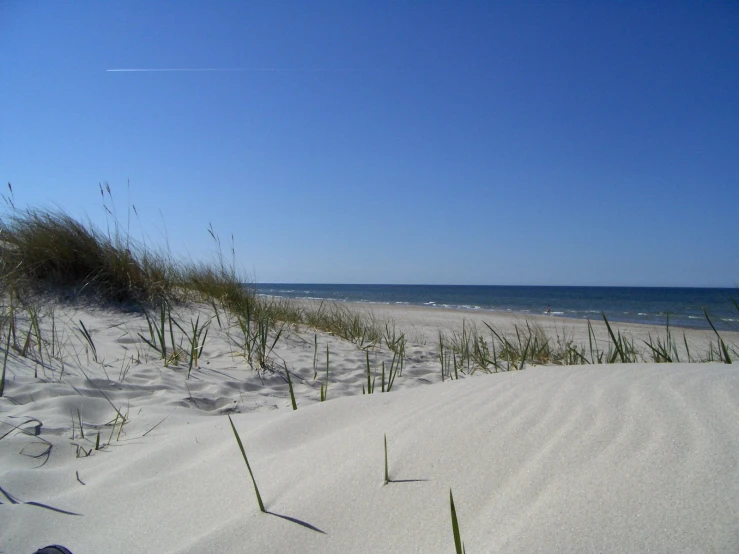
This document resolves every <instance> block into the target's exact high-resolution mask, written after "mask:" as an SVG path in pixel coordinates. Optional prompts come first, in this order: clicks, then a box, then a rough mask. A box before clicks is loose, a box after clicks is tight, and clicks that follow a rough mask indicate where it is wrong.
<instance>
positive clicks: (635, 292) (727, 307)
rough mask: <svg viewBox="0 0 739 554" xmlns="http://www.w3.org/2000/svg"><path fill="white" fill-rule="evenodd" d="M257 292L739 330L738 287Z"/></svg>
mask: <svg viewBox="0 0 739 554" xmlns="http://www.w3.org/2000/svg"><path fill="white" fill-rule="evenodd" d="M253 286H255V287H256V290H257V294H260V295H263V296H270V297H280V298H302V299H314V300H336V301H341V302H362V303H367V304H388V305H401V306H403V305H404V306H425V307H428V308H434V307H439V308H450V309H453V310H460V311H461V312H464V311H480V312H486V311H487V312H508V313H515V314H523V315H525V314H544V313H546V311H547V307H549V310H550V312H551V315H553V316H559V317H567V318H573V319H588V318H589V319H591V320H596V319H602V315H601V314H605V315H606V317H607V318H608V320H609V321H613V322H625V323H647V324H656V325H664V324H665V323H666V322H667V319H668V317H669V323H670V326H675V327H686V328H695V329H710V326H709V322H708V320H707V319H706V316H705V313H704V310H705V311H706V312H707V313H708V315H709V317H710V318H711V322H712V323H713V324H714V326H715V327H716V329H718V330H724V331H739V309H738V308H737V307H736V305H735V304H734V303H733V302H732V299H734V300H736V301H737V302H739V289H737V288H726V289H724V288H673V287H669V288H667V287H664V288H663V287H550V286H503V285H346V284H344V285H342V284H306V283H258V284H256V285H253Z"/></svg>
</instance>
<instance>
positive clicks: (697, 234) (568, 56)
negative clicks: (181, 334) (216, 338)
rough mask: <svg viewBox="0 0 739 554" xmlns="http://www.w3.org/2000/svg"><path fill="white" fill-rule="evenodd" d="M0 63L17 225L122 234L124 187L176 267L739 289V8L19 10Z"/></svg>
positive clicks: (8, 16)
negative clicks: (70, 223)
mask: <svg viewBox="0 0 739 554" xmlns="http://www.w3.org/2000/svg"><path fill="white" fill-rule="evenodd" d="M0 52H2V54H1V55H0V83H2V85H1V88H0V180H4V181H6V182H10V183H12V185H13V189H14V191H15V200H16V204H18V205H19V206H27V205H30V206H46V207H53V206H59V207H62V208H63V209H65V210H66V211H67V212H69V213H71V214H73V215H75V216H79V217H89V218H90V219H91V220H92V221H93V222H95V223H97V224H98V225H103V226H104V225H105V218H104V212H103V209H102V207H101V199H100V194H99V191H98V183H105V182H107V183H109V185H110V187H111V189H112V191H113V196H114V199H115V201H116V211H117V214H118V217H119V220H120V221H121V222H123V224H124V225H126V224H127V223H126V222H127V218H128V216H127V212H128V210H127V207H128V206H129V205H131V204H132V205H135V206H136V209H137V211H138V213H139V216H140V222H139V221H138V220H136V218H133V219H132V223H131V234H132V235H133V236H134V237H142V236H143V237H145V239H146V241H147V243H148V244H157V245H159V246H164V245H165V244H166V237H168V240H169V248H170V249H171V251H172V252H173V253H174V254H175V255H178V256H180V255H183V256H189V257H191V258H193V259H195V260H200V259H208V257H209V256H210V255H212V253H213V251H214V247H213V241H212V239H211V238H210V236H209V234H208V232H207V228H208V225H209V224H210V223H212V224H213V227H214V229H215V230H216V232H218V233H219V234H220V236H221V239H222V241H223V243H224V248H225V249H227V250H229V249H230V242H231V235H232V234H233V237H234V239H233V241H234V246H235V250H236V256H237V262H238V264H239V265H240V266H242V267H243V268H244V269H245V270H246V271H247V273H248V274H249V275H250V276H251V277H252V278H253V279H256V280H259V281H262V282H310V283H314V282H327V283H429V284H511V285H515V284H521V285H537V284H541V285H656V286H659V285H664V286H679V285H687V286H727V287H733V286H735V285H737V284H739V2H735V1H724V2H720V1H719V2H677V1H670V2H591V1H587V2H559V1H556V2H525V1H524V2H513V1H504V2H492V1H481V2H451V1H450V2H432V1H426V2H424V1H420V0H419V1H402V0H401V1H393V2H390V1H387V2H383V1H380V0H371V1H364V2H362V1H352V0H342V1H331V2H329V1H322V0H315V1H306V0H297V1H293V2H291V1H287V0H280V1H277V2H266V1H265V2H257V1H243V2H242V1H237V2H189V1H184V0H182V1H177V2H153V1H149V0H145V1H142V2H99V1H97V0H96V1H91V2H85V1H82V0H75V1H70V2H53V1H20V0H18V1H13V0H5V1H2V2H0ZM111 69H183V70H184V69H190V70H192V69H201V70H202V69H208V70H211V71H146V72H144V71H139V72H132V71H131V72H120V71H119V72H116V71H109V70H111ZM214 70H218V71H214ZM128 182H130V188H129V187H128V186H127V183H128Z"/></svg>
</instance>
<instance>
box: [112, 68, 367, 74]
mask: <svg viewBox="0 0 739 554" xmlns="http://www.w3.org/2000/svg"><path fill="white" fill-rule="evenodd" d="M105 71H106V72H110V73H133V72H149V73H153V72H158V71H159V72H185V71H196V72H197V71H199V72H203V71H210V72H213V71H303V72H306V71H310V72H329V71H331V72H337V71H354V70H352V69H315V68H292V67H179V68H174V67H166V68H153V67H140V68H122V69H106V70H105Z"/></svg>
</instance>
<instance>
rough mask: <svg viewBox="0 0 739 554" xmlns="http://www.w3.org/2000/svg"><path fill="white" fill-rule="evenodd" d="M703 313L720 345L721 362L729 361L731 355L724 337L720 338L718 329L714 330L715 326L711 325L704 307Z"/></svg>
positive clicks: (727, 362)
mask: <svg viewBox="0 0 739 554" xmlns="http://www.w3.org/2000/svg"><path fill="white" fill-rule="evenodd" d="M703 313H704V314H705V316H706V319H707V320H708V324H709V325H710V326H711V329H713V332H714V333H716V337H718V343H719V346H720V347H721V353H722V354H723V359H722V360H721V361H722V362H724V363H726V364H730V363H731V356H729V349H728V348H727V347H726V343H725V342H724V339H722V338H721V335H719V334H718V331H717V330H716V327H714V326H713V321H711V318H710V317H708V312H707V311H706V309H705V308H703Z"/></svg>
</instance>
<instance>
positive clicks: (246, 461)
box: [228, 416, 267, 512]
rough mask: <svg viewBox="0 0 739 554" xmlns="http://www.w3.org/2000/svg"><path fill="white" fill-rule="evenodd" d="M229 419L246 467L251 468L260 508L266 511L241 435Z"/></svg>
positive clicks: (229, 418) (250, 473)
mask: <svg viewBox="0 0 739 554" xmlns="http://www.w3.org/2000/svg"><path fill="white" fill-rule="evenodd" d="M228 421H229V423H230V424H231V429H232V430H233V433H234V437H235V438H236V442H237V443H238V445H239V450H240V451H241V455H242V456H243V458H244V463H245V464H246V469H248V470H249V476H250V477H251V482H252V483H253V484H254V493H255V494H256V496H257V503H258V504H259V510H260V511H262V512H266V511H267V510H265V509H264V503H263V502H262V496H261V495H260V494H259V487H257V480H256V479H255V478H254V472H252V470H251V466H250V465H249V460H248V459H247V457H246V450H244V444H243V443H242V442H241V437H240V436H239V432H238V431H237V430H236V426H235V425H234V422H233V420H232V419H231V416H228Z"/></svg>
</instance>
